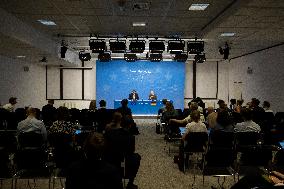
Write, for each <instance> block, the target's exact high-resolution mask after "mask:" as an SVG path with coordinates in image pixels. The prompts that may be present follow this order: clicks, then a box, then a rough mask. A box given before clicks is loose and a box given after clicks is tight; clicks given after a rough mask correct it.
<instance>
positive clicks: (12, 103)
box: [2, 97, 17, 112]
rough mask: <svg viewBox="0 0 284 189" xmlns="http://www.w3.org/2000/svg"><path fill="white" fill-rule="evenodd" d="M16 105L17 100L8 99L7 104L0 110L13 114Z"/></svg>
mask: <svg viewBox="0 0 284 189" xmlns="http://www.w3.org/2000/svg"><path fill="white" fill-rule="evenodd" d="M16 104H17V98H15V97H11V98H9V103H8V104H5V105H3V107H2V108H4V109H6V110H8V111H9V112H14V109H15V105H16Z"/></svg>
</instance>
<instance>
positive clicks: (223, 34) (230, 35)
mask: <svg viewBox="0 0 284 189" xmlns="http://www.w3.org/2000/svg"><path fill="white" fill-rule="evenodd" d="M235 35H236V33H234V32H226V33H221V35H220V36H221V37H233V36H235Z"/></svg>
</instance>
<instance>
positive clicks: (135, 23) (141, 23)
mask: <svg viewBox="0 0 284 189" xmlns="http://www.w3.org/2000/svg"><path fill="white" fill-rule="evenodd" d="M132 26H133V27H144V26H146V23H145V22H133V23H132Z"/></svg>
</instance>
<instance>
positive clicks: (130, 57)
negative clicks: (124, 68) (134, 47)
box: [124, 53, 137, 62]
mask: <svg viewBox="0 0 284 189" xmlns="http://www.w3.org/2000/svg"><path fill="white" fill-rule="evenodd" d="M124 60H125V61H127V62H135V61H136V60H137V56H136V54H134V53H127V54H124Z"/></svg>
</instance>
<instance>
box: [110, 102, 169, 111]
mask: <svg viewBox="0 0 284 189" xmlns="http://www.w3.org/2000/svg"><path fill="white" fill-rule="evenodd" d="M120 102H121V100H115V101H114V109H117V108H119V107H120V106H121V103H120ZM128 107H129V108H130V109H131V111H132V114H136V115H157V114H158V110H159V109H160V108H161V107H163V103H162V101H161V100H136V101H131V100H129V101H128Z"/></svg>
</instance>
